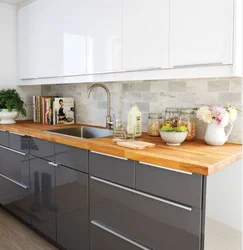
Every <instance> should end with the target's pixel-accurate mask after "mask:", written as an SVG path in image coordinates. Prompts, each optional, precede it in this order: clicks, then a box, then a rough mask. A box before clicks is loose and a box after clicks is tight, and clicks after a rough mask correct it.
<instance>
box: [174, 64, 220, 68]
mask: <svg viewBox="0 0 243 250" xmlns="http://www.w3.org/2000/svg"><path fill="white" fill-rule="evenodd" d="M222 65H224V64H223V63H222V62H215V63H198V64H185V65H174V66H173V68H174V69H183V68H196V67H212V66H222Z"/></svg>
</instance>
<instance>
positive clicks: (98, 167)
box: [89, 152, 135, 187]
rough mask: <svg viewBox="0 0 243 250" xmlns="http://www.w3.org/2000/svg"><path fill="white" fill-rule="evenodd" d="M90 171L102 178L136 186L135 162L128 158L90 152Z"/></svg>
mask: <svg viewBox="0 0 243 250" xmlns="http://www.w3.org/2000/svg"><path fill="white" fill-rule="evenodd" d="M89 172H90V174H92V175H94V176H97V177H100V178H102V179H106V180H109V181H112V182H115V183H119V184H122V185H125V186H128V187H135V163H134V161H131V160H128V159H126V158H121V157H116V156H112V155H105V154H101V153H98V152H90V154H89Z"/></svg>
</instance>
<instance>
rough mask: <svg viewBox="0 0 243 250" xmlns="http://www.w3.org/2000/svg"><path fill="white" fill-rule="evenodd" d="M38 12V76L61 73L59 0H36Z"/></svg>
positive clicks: (53, 75)
mask: <svg viewBox="0 0 243 250" xmlns="http://www.w3.org/2000/svg"><path fill="white" fill-rule="evenodd" d="M38 2H39V4H40V6H39V13H40V28H39V39H40V47H39V50H40V69H39V77H56V76H60V75H61V73H62V30H61V9H60V0H38Z"/></svg>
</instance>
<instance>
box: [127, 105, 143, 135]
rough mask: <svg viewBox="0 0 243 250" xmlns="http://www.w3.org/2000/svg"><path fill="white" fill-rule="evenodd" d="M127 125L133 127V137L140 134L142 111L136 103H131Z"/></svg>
mask: <svg viewBox="0 0 243 250" xmlns="http://www.w3.org/2000/svg"><path fill="white" fill-rule="evenodd" d="M127 127H128V128H134V130H135V135H134V136H135V137H139V136H141V135H142V113H141V111H140V110H139V108H138V106H137V104H133V105H132V108H131V110H130V111H129V112H128V120H127Z"/></svg>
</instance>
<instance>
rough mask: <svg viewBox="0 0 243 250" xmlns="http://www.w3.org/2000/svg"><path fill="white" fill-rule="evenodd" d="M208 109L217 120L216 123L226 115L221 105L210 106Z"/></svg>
mask: <svg viewBox="0 0 243 250" xmlns="http://www.w3.org/2000/svg"><path fill="white" fill-rule="evenodd" d="M210 111H211V114H212V117H213V119H214V120H215V121H216V122H217V124H220V123H221V121H222V120H223V119H224V117H225V115H227V114H226V113H227V111H226V110H225V108H224V107H222V106H212V107H210Z"/></svg>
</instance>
